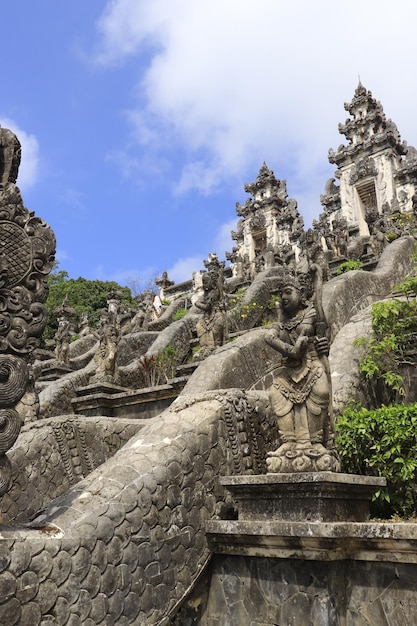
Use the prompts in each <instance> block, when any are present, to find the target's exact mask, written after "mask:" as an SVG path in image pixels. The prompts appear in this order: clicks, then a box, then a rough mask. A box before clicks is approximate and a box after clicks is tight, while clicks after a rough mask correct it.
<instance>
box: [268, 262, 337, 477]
mask: <svg viewBox="0 0 417 626" xmlns="http://www.w3.org/2000/svg"><path fill="white" fill-rule="evenodd" d="M312 268H313V270H314V271H315V272H316V273H321V269H320V268H319V266H312ZM306 291H307V287H306V285H303V284H302V283H301V282H300V280H298V279H297V278H296V277H294V276H293V277H291V278H288V279H287V280H284V284H283V285H282V290H281V307H280V311H279V319H278V323H277V324H276V328H274V329H273V330H270V331H268V332H267V334H266V337H265V339H266V341H267V343H268V344H269V345H270V346H272V347H273V348H274V349H275V350H277V352H279V353H280V355H281V357H282V363H281V366H280V367H279V368H278V369H277V370H276V373H275V377H274V382H273V384H272V387H271V389H270V404H271V409H272V411H273V413H274V414H275V417H276V421H277V426H278V432H279V439H280V445H279V447H278V448H277V449H276V450H274V451H273V452H270V453H269V455H268V459H267V467H268V471H269V472H301V471H303V472H304V471H324V470H330V471H337V470H338V468H339V466H338V460H337V456H336V452H335V450H334V445H333V438H332V435H333V431H332V417H331V415H332V412H331V390H330V377H329V372H328V370H327V367H326V364H325V360H327V353H328V348H329V343H328V340H327V338H326V337H325V336H323V332H322V330H323V329H322V328H321V329H320V332H319V329H318V326H319V324H322V323H323V322H322V321H320V320H319V319H318V313H317V307H316V306H315V304H314V303H313V302H312V301H309V300H308V299H307V293H306ZM319 335H320V336H319Z"/></svg>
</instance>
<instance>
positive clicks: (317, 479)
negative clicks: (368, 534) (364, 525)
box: [220, 472, 386, 522]
mask: <svg viewBox="0 0 417 626" xmlns="http://www.w3.org/2000/svg"><path fill="white" fill-rule="evenodd" d="M220 483H221V485H223V487H225V488H226V489H227V490H228V491H229V492H230V493H231V494H232V497H233V499H234V501H235V502H236V504H237V508H238V511H239V519H240V520H249V521H252V520H265V519H267V520H286V521H294V522H300V521H314V522H363V521H366V520H367V519H368V517H369V502H370V500H371V498H372V496H373V494H374V493H375V492H376V491H377V490H378V489H380V488H381V487H384V486H385V484H386V480H385V478H378V477H368V476H357V475H352V474H341V473H336V472H306V473H291V474H264V475H257V476H225V477H220Z"/></svg>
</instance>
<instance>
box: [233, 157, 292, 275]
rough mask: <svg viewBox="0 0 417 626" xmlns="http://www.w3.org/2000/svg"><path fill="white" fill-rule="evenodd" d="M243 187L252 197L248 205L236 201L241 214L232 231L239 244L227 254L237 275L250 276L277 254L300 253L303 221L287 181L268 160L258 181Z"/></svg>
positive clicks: (272, 263)
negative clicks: (278, 176) (268, 163)
mask: <svg viewBox="0 0 417 626" xmlns="http://www.w3.org/2000/svg"><path fill="white" fill-rule="evenodd" d="M244 188H245V191H246V192H247V193H249V194H251V197H250V198H248V199H247V201H246V202H245V204H239V203H236V212H237V214H238V216H239V217H241V219H240V220H239V222H238V229H237V231H234V232H232V238H233V239H234V240H235V241H236V246H235V247H234V248H233V252H232V253H231V254H227V255H226V256H227V258H228V259H229V260H231V261H232V268H233V272H234V274H235V275H245V276H246V277H247V278H251V277H253V276H254V274H256V273H257V272H258V271H260V270H262V269H264V268H268V267H272V266H273V265H275V264H276V262H277V260H278V259H277V256H278V255H282V254H283V253H284V254H290V255H291V254H297V250H298V240H299V238H300V236H301V234H302V232H303V226H304V224H303V218H302V217H301V215H300V214H299V212H298V209H297V202H296V201H295V200H293V199H288V197H287V186H286V182H285V180H278V179H277V178H275V175H274V172H272V171H271V170H270V169H269V168H268V167H267V165H266V163H264V164H263V165H262V167H261V169H260V171H259V174H258V177H257V179H256V181H255V182H254V183H247V184H245V187H244Z"/></svg>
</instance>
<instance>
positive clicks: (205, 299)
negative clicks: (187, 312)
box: [195, 256, 226, 359]
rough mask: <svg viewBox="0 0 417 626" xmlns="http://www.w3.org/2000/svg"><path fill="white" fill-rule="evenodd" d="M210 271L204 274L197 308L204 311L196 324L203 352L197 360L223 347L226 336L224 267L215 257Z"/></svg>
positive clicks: (211, 262)
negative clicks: (201, 293) (201, 292)
mask: <svg viewBox="0 0 417 626" xmlns="http://www.w3.org/2000/svg"><path fill="white" fill-rule="evenodd" d="M206 267H208V271H206V272H203V273H202V287H203V295H202V296H201V298H200V299H199V300H197V301H196V303H195V306H196V307H197V308H198V309H200V310H201V311H203V316H202V317H201V318H200V319H199V321H198V322H197V324H196V330H197V336H198V341H199V344H200V348H201V350H200V351H199V352H198V353H197V355H198V356H196V358H198V359H201V358H205V357H206V356H208V355H209V354H211V352H213V351H214V350H215V348H217V347H218V346H222V345H223V343H224V341H225V334H226V315H225V312H224V310H223V265H222V264H221V263H219V261H218V260H217V257H214V256H213V258H212V259H211V260H210V261H209V263H207V264H206Z"/></svg>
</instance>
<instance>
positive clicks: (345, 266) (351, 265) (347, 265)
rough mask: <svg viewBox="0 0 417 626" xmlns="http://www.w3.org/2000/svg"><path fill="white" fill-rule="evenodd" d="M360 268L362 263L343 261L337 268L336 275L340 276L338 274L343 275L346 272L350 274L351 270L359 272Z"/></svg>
mask: <svg viewBox="0 0 417 626" xmlns="http://www.w3.org/2000/svg"><path fill="white" fill-rule="evenodd" d="M362 266H363V263H362V261H344V262H343V263H341V264H340V265H339V267H338V268H337V270H336V275H337V276H340V274H345V273H346V272H351V271H352V270H361V269H362Z"/></svg>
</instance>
